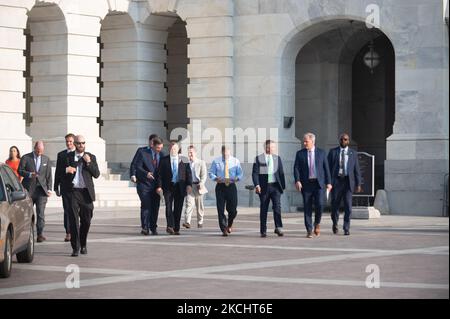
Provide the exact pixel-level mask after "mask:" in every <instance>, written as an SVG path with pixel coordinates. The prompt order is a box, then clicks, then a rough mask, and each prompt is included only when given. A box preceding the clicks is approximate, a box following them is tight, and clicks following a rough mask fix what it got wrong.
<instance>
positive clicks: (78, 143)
mask: <svg viewBox="0 0 450 319" xmlns="http://www.w3.org/2000/svg"><path fill="white" fill-rule="evenodd" d="M75 144H76V145H80V144H81V145H84V144H86V142H75Z"/></svg>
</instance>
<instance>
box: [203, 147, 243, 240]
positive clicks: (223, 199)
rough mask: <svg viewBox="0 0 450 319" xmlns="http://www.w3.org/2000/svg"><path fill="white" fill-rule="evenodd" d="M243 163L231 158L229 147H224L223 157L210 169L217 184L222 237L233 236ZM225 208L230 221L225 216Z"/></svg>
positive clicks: (213, 163)
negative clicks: (237, 186)
mask: <svg viewBox="0 0 450 319" xmlns="http://www.w3.org/2000/svg"><path fill="white" fill-rule="evenodd" d="M242 176H243V171H242V168H241V163H240V162H239V160H238V159H237V158H236V157H233V156H231V151H230V148H229V147H228V146H225V145H224V146H222V156H221V157H218V158H216V159H214V160H213V162H212V164H211V167H210V169H209V177H210V178H211V179H212V180H213V181H215V182H216V183H217V184H216V201H217V213H218V217H219V227H220V230H221V231H222V236H228V235H229V234H231V231H232V226H233V221H234V219H235V218H236V215H237V204H238V198H237V188H236V183H237V182H239V181H240V180H241V179H242ZM225 207H226V209H227V212H228V219H227V217H226V216H225Z"/></svg>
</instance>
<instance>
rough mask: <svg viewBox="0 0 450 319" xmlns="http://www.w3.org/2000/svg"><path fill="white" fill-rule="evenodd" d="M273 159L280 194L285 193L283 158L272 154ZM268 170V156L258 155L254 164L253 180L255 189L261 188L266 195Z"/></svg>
mask: <svg viewBox="0 0 450 319" xmlns="http://www.w3.org/2000/svg"><path fill="white" fill-rule="evenodd" d="M272 157H273V170H274V177H275V182H276V183H277V186H278V188H279V190H280V192H281V193H283V190H284V189H285V188H286V181H285V178H284V169H283V163H282V161H281V157H279V156H278V155H275V154H272ZM267 170H268V166H267V163H266V154H264V153H263V154H260V155H258V156H257V157H256V158H255V162H254V163H253V170H252V179H253V185H255V187H256V186H257V185H259V186H260V187H261V193H265V192H266V191H267V180H268V175H267Z"/></svg>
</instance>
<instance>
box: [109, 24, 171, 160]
mask: <svg viewBox="0 0 450 319" xmlns="http://www.w3.org/2000/svg"><path fill="white" fill-rule="evenodd" d="M107 19H114V16H112V17H107ZM175 20H176V17H165V16H150V17H149V18H148V19H146V21H145V23H136V24H135V25H132V24H130V23H132V21H128V22H127V23H124V21H123V19H122V22H120V21H119V22H116V23H113V22H111V21H112V20H111V21H110V22H111V23H108V24H105V25H104V27H103V28H102V32H101V34H102V37H101V38H102V43H103V49H102V63H103V69H102V82H103V88H102V95H101V99H102V101H103V108H102V120H103V128H102V137H103V138H105V140H106V143H107V149H108V153H107V158H108V161H109V162H113V163H129V162H130V161H131V159H132V156H133V154H134V152H135V151H136V149H137V148H138V147H140V146H143V145H147V143H148V136H149V134H151V133H156V134H158V135H159V136H162V137H163V138H165V137H166V128H165V127H164V121H165V120H166V109H165V108H164V102H165V101H166V95H167V92H166V89H165V88H164V82H165V81H166V70H165V69H164V65H165V63H166V62H167V54H166V50H165V48H164V45H165V43H166V41H167V33H168V32H167V29H168V27H169V26H171V25H172V24H173V23H174V22H175Z"/></svg>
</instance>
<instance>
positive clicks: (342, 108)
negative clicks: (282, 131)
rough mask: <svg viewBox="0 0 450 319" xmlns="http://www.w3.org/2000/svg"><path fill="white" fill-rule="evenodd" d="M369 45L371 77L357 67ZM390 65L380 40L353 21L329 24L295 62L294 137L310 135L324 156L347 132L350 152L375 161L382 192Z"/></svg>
mask: <svg viewBox="0 0 450 319" xmlns="http://www.w3.org/2000/svg"><path fill="white" fill-rule="evenodd" d="M327 23H328V24H329V23H330V22H327ZM370 43H373V44H374V47H375V51H376V52H377V53H378V54H379V55H380V64H379V65H378V66H377V67H375V68H373V70H372V72H373V73H372V72H371V69H370V68H369V67H368V66H366V65H365V64H364V61H363V58H364V55H365V54H366V53H367V52H368V50H369V44H370ZM394 60H395V58H394V51H393V47H392V45H391V43H390V41H389V39H388V38H387V37H386V35H384V34H383V33H382V32H381V31H380V30H378V29H375V28H372V29H368V28H367V27H366V25H365V23H363V22H359V21H353V20H336V21H333V27H331V28H330V27H328V28H326V30H325V31H323V32H319V33H318V34H316V36H315V37H313V38H312V39H311V40H309V41H308V42H306V43H305V45H304V46H303V47H302V48H301V50H300V51H299V53H298V55H297V58H296V67H295V136H296V137H297V138H299V139H301V138H302V135H303V134H304V133H305V132H307V131H312V132H314V133H316V135H317V145H318V146H319V147H321V148H324V149H326V150H328V149H330V148H332V147H335V146H336V144H337V137H338V134H339V133H340V132H344V131H345V132H348V133H349V134H350V135H351V137H352V144H353V147H355V148H356V149H358V151H365V152H368V153H371V154H374V155H375V157H376V170H375V176H376V179H375V184H376V189H379V188H383V187H384V160H385V159H386V138H387V137H388V136H390V134H392V128H393V124H394V112H395V111H394V103H395V102H394V100H395V87H394V74H395V66H394Z"/></svg>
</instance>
